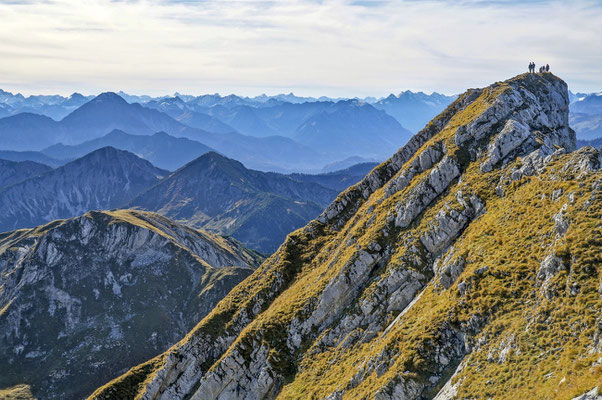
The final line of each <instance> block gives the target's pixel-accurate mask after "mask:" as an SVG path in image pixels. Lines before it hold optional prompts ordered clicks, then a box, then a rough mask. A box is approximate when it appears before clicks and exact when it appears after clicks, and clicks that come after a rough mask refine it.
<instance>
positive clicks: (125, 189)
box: [0, 147, 167, 231]
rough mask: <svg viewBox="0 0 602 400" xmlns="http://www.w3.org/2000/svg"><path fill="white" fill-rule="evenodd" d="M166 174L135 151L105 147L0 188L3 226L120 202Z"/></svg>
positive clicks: (34, 223) (33, 223) (21, 225)
mask: <svg viewBox="0 0 602 400" xmlns="http://www.w3.org/2000/svg"><path fill="white" fill-rule="evenodd" d="M166 175H167V171H164V170H161V169H159V168H156V167H155V166H153V165H152V164H151V163H150V162H148V161H146V160H142V159H141V158H139V157H137V156H135V155H134V154H131V153H129V152H126V151H123V150H117V149H115V148H112V147H104V148H101V149H98V150H96V151H93V152H92V153H89V154H87V155H86V156H84V157H82V158H79V159H77V160H74V161H72V162H69V163H67V164H65V165H64V166H62V167H59V168H57V169H54V170H50V171H47V172H45V173H44V174H42V175H39V176H37V177H32V178H29V179H26V180H24V181H21V182H19V183H16V184H13V185H12V186H9V187H6V188H4V189H2V190H0V204H1V205H2V208H3V210H4V212H3V214H2V216H0V230H2V231H7V230H12V229H14V228H15V227H18V228H26V227H33V226H37V225H40V224H43V223H47V222H49V221H51V220H55V219H60V218H69V217H74V216H76V215H79V214H82V213H84V212H87V211H90V210H97V209H110V208H114V207H118V206H121V205H122V204H123V203H125V202H127V201H129V200H130V199H131V198H132V197H134V195H135V194H137V193H139V192H140V191H142V190H143V189H145V188H147V187H150V186H152V184H154V183H156V182H158V181H159V180H160V178H161V177H163V176H166Z"/></svg>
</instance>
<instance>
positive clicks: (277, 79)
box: [0, 0, 602, 97]
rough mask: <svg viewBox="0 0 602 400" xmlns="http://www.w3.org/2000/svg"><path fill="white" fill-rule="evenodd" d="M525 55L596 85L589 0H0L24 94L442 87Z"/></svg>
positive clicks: (573, 82)
mask: <svg viewBox="0 0 602 400" xmlns="http://www.w3.org/2000/svg"><path fill="white" fill-rule="evenodd" d="M529 61H535V62H536V63H537V64H538V65H540V64H542V63H549V64H550V66H551V70H552V72H554V73H556V74H557V75H559V76H560V77H561V78H563V79H564V80H565V81H566V82H567V83H568V84H569V88H570V89H571V90H572V91H574V92H599V91H602V0H598V1H591V0H574V1H541V0H531V1H525V0H523V1H515V0H512V1H510V0H508V1H503V0H497V1H495V0H487V1H485V0H458V1H449V0H382V1H381V0H279V1H256V0H238V1H234V0H202V1H187V0H0V88H2V89H4V90H8V91H12V92H21V93H23V94H26V95H27V94H54V93H57V94H63V95H68V94H70V93H72V92H75V91H77V92H80V93H83V94H96V93H99V92H103V91H119V90H123V91H125V92H128V93H132V94H150V95H165V94H171V93H174V92H180V93H184V94H194V95H198V94H205V93H221V94H229V93H236V94H239V95H246V96H252V95H258V94H261V93H267V94H270V95H272V94H277V93H288V92H294V93H295V94H297V95H303V96H321V95H326V96H332V97H356V96H357V97H364V96H376V97H380V96H384V95H387V94H389V93H399V92H400V91H403V90H413V91H418V90H422V91H425V92H431V91H437V92H440V93H445V94H455V93H461V92H463V91H464V90H466V89H467V88H469V87H482V86H486V85H489V84H491V83H492V82H495V81H500V80H504V79H507V78H509V77H511V76H514V75H516V74H518V73H521V72H524V71H526V70H527V65H528V63H529Z"/></svg>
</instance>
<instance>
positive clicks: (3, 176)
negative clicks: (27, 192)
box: [0, 159, 52, 189]
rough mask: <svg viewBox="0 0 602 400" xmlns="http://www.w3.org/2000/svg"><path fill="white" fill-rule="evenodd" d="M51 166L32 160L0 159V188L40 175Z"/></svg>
mask: <svg viewBox="0 0 602 400" xmlns="http://www.w3.org/2000/svg"><path fill="white" fill-rule="evenodd" d="M51 169H52V168H51V167H49V166H48V165H44V164H40V163H36V162H33V161H9V160H2V159H0V189H2V188H3V187H6V186H11V185H14V184H15V183H19V182H22V181H24V180H26V179H29V178H32V177H34V176H38V175H42V174H43V173H45V172H48V171H50V170H51Z"/></svg>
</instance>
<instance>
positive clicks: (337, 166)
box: [321, 156, 378, 173]
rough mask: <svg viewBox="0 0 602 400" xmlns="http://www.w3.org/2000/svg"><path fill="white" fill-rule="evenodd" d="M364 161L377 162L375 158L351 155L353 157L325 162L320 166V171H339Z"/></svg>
mask: <svg viewBox="0 0 602 400" xmlns="http://www.w3.org/2000/svg"><path fill="white" fill-rule="evenodd" d="M366 163H374V164H378V162H377V160H373V159H367V158H364V157H359V156H353V157H347V158H345V159H344V160H340V161H335V162H332V163H329V164H326V165H325V166H324V167H323V168H322V171H321V173H328V172H335V171H340V170H343V169H347V168H351V167H352V166H354V165H358V164H366Z"/></svg>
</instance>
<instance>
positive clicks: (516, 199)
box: [91, 74, 602, 400]
mask: <svg viewBox="0 0 602 400" xmlns="http://www.w3.org/2000/svg"><path fill="white" fill-rule="evenodd" d="M568 104H569V100H568V90H567V86H566V84H565V83H564V82H563V81H562V80H560V79H559V78H557V77H555V76H553V75H552V74H537V75H535V74H523V75H519V76H517V77H515V78H512V79H509V80H507V81H504V82H498V83H496V84H493V85H491V86H489V87H487V88H484V89H471V90H468V91H467V92H466V93H465V94H463V95H461V96H459V97H458V99H456V100H455V101H454V102H453V103H452V104H451V105H450V106H448V107H447V108H446V109H445V110H444V111H443V112H442V113H441V114H439V116H437V117H436V118H435V119H434V120H432V121H431V122H430V123H429V124H428V125H427V126H426V127H425V128H424V129H423V130H421V131H420V132H419V133H418V134H417V135H415V136H414V137H413V138H412V139H411V140H410V141H409V142H408V143H407V144H406V145H405V146H404V147H402V148H401V149H400V151H399V152H397V153H396V154H395V155H394V156H393V157H392V158H390V159H389V160H387V161H386V162H384V163H382V164H381V165H379V166H378V167H376V168H375V169H374V170H373V171H372V172H371V173H370V174H369V175H368V176H367V177H366V178H364V179H363V180H362V181H361V182H359V183H358V184H356V185H354V186H352V187H351V188H349V189H347V190H346V191H344V192H343V193H341V194H340V195H339V196H338V197H337V199H336V200H335V201H334V202H333V203H332V204H331V205H330V206H329V207H327V209H326V210H325V211H324V212H323V213H322V214H321V215H320V216H319V217H318V218H316V219H315V220H313V221H311V222H310V223H309V224H308V225H307V226H306V227H305V228H302V229H300V230H297V231H295V232H294V233H292V234H290V235H289V236H288V237H287V240H286V241H285V243H284V244H283V245H282V246H281V247H280V248H279V250H278V251H277V252H276V253H275V254H274V255H272V256H271V257H270V258H269V259H268V260H267V261H266V262H264V263H263V264H262V266H261V267H260V268H259V269H258V270H256V271H255V272H254V273H253V274H252V275H251V276H250V277H249V278H247V279H246V280H245V281H243V282H242V283H241V284H240V285H238V286H237V287H236V288H235V289H234V290H233V291H232V292H231V293H230V294H229V295H228V296H226V297H225V298H224V300H222V301H221V302H220V303H219V304H218V305H217V307H216V308H215V309H214V310H213V311H212V313H211V314H209V315H208V316H207V317H206V318H204V319H203V320H202V321H201V322H200V323H199V324H198V325H197V326H196V327H195V329H194V330H192V331H191V332H190V333H189V334H188V335H187V337H186V338H185V339H183V340H182V341H181V342H180V343H178V344H177V345H175V346H174V347H172V348H171V349H170V350H169V351H167V352H166V353H164V354H162V355H160V356H157V357H156V358H154V359H152V360H150V361H148V362H146V363H144V364H141V365H140V366H138V367H135V368H133V369H131V370H130V371H129V372H128V373H127V374H124V375H123V376H121V377H119V378H117V379H115V380H113V381H112V382H109V383H108V384H107V385H105V386H103V387H101V388H99V389H98V390H97V391H96V392H95V393H94V394H93V395H92V396H91V398H92V399H105V398H112V397H111V396H121V397H123V398H134V397H136V398H140V399H151V398H152V399H168V398H174V397H189V398H192V399H203V398H216V399H226V398H228V399H231V398H287V399H288V398H300V399H301V398H329V399H345V398H349V399H353V398H367V397H375V398H378V399H379V400H380V399H399V398H403V399H419V398H424V397H427V398H437V399H438V400H447V399H451V398H455V397H471V396H473V395H474V394H475V393H481V394H484V395H485V396H487V397H496V398H509V399H510V398H542V397H546V396H548V395H550V394H552V393H554V394H555V395H556V396H562V397H563V398H571V397H575V396H580V395H582V394H585V393H587V392H592V393H595V392H596V390H597V389H596V388H595V387H596V386H597V385H598V384H599V382H600V379H602V369H600V368H599V367H597V365H598V364H596V360H598V359H599V357H600V353H601V352H602V348H600V340H599V338H600V337H602V331H601V330H600V325H599V315H598V312H597V311H596V310H599V309H600V306H601V305H602V304H601V302H602V300H601V298H600V294H599V292H598V291H599V289H598V286H599V273H600V272H599V270H598V269H599V265H600V262H602V259H600V255H599V253H598V254H596V249H598V250H599V248H600V246H602V242H601V241H600V226H599V220H600V218H601V217H602V215H601V214H600V212H601V211H600V210H602V206H601V201H602V199H601V197H600V189H601V186H600V184H601V182H602V177H601V174H600V168H601V167H602V155H601V154H600V152H599V151H597V150H594V149H592V148H583V149H581V150H579V151H577V152H573V151H574V149H575V133H574V132H573V131H572V130H571V129H570V128H569V126H568ZM542 182H543V183H545V184H543V185H542V184H541V183H542ZM534 210H536V211H534ZM529 218H530V219H529ZM523 238H528V239H527V240H523ZM587 304H590V306H587ZM577 320H578V321H579V322H578V323H575V322H576V321H577ZM548 327H558V328H557V329H549V328H548ZM575 355H579V357H575ZM548 373H550V374H548ZM452 376H453V379H451V378H452ZM592 388H594V389H592Z"/></svg>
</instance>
